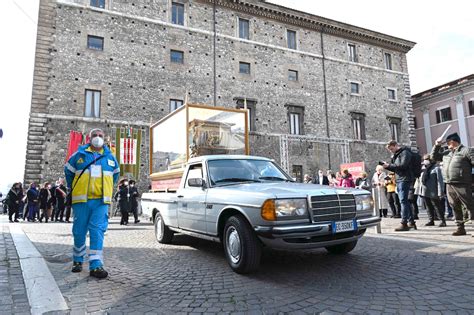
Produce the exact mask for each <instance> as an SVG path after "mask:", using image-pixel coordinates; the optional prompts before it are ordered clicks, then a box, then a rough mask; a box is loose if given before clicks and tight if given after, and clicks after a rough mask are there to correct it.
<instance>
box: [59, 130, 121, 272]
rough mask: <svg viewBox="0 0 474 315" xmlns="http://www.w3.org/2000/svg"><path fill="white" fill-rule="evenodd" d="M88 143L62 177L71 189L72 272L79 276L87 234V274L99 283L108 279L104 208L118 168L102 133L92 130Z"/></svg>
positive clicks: (77, 153) (75, 154) (73, 156)
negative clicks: (99, 280) (72, 218)
mask: <svg viewBox="0 0 474 315" xmlns="http://www.w3.org/2000/svg"><path fill="white" fill-rule="evenodd" d="M89 136H90V143H88V144H86V145H84V146H81V147H79V149H78V150H77V152H75V153H74V154H73V155H72V156H71V157H70V158H69V161H68V162H67V163H66V165H65V167H64V173H65V174H66V181H67V184H68V187H70V188H71V189H72V191H71V200H72V208H73V210H74V222H73V226H72V233H73V236H74V248H73V267H72V272H81V271H82V264H83V262H84V256H85V254H86V234H87V231H89V236H90V246H89V271H90V275H91V276H92V277H96V278H99V279H102V278H106V277H107V276H108V273H107V271H105V269H104V267H103V261H102V248H103V243H104V233H105V231H106V230H107V226H108V207H109V205H110V203H111V200H112V192H113V189H114V186H115V183H116V182H117V180H118V177H119V173H120V167H119V164H118V162H117V160H116V158H115V156H114V155H113V154H112V153H111V152H110V150H109V148H108V147H107V146H105V145H104V132H103V131H102V130H101V129H92V130H91V132H90V133H89Z"/></svg>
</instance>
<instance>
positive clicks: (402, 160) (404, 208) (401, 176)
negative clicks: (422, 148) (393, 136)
mask: <svg viewBox="0 0 474 315" xmlns="http://www.w3.org/2000/svg"><path fill="white" fill-rule="evenodd" d="M386 147H387V149H388V150H389V151H390V152H391V153H392V154H393V156H392V160H391V163H387V162H383V164H382V166H383V167H384V168H385V169H387V170H389V171H392V172H394V173H395V174H397V179H396V183H397V190H398V196H399V198H400V205H401V212H402V213H401V214H402V221H401V222H400V226H399V227H397V228H396V229H395V232H400V231H408V230H410V228H414V229H416V224H415V219H414V217H413V213H412V211H411V205H410V201H409V200H408V193H409V191H410V187H411V185H412V183H413V180H414V176H413V172H412V170H411V157H412V154H411V150H410V148H408V147H405V146H400V145H399V144H398V143H397V141H395V140H392V141H390V142H389V143H387V146H386ZM408 223H410V224H408Z"/></svg>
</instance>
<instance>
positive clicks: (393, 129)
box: [387, 117, 402, 142]
mask: <svg viewBox="0 0 474 315" xmlns="http://www.w3.org/2000/svg"><path fill="white" fill-rule="evenodd" d="M387 120H388V125H389V127H390V137H391V138H390V139H391V140H395V141H397V142H399V141H400V132H401V125H402V120H401V119H400V118H398V117H387Z"/></svg>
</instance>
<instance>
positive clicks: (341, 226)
mask: <svg viewBox="0 0 474 315" xmlns="http://www.w3.org/2000/svg"><path fill="white" fill-rule="evenodd" d="M356 229H357V223H356V221H355V220H351V221H338V222H333V223H332V232H333V233H341V232H352V231H355V230H356Z"/></svg>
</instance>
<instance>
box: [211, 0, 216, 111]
mask: <svg viewBox="0 0 474 315" xmlns="http://www.w3.org/2000/svg"><path fill="white" fill-rule="evenodd" d="M212 17H213V23H214V25H213V30H214V38H213V41H214V45H213V47H212V48H213V59H214V60H213V61H214V106H217V72H216V71H217V66H216V63H217V61H216V43H217V32H216V0H214V1H213V3H212Z"/></svg>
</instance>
